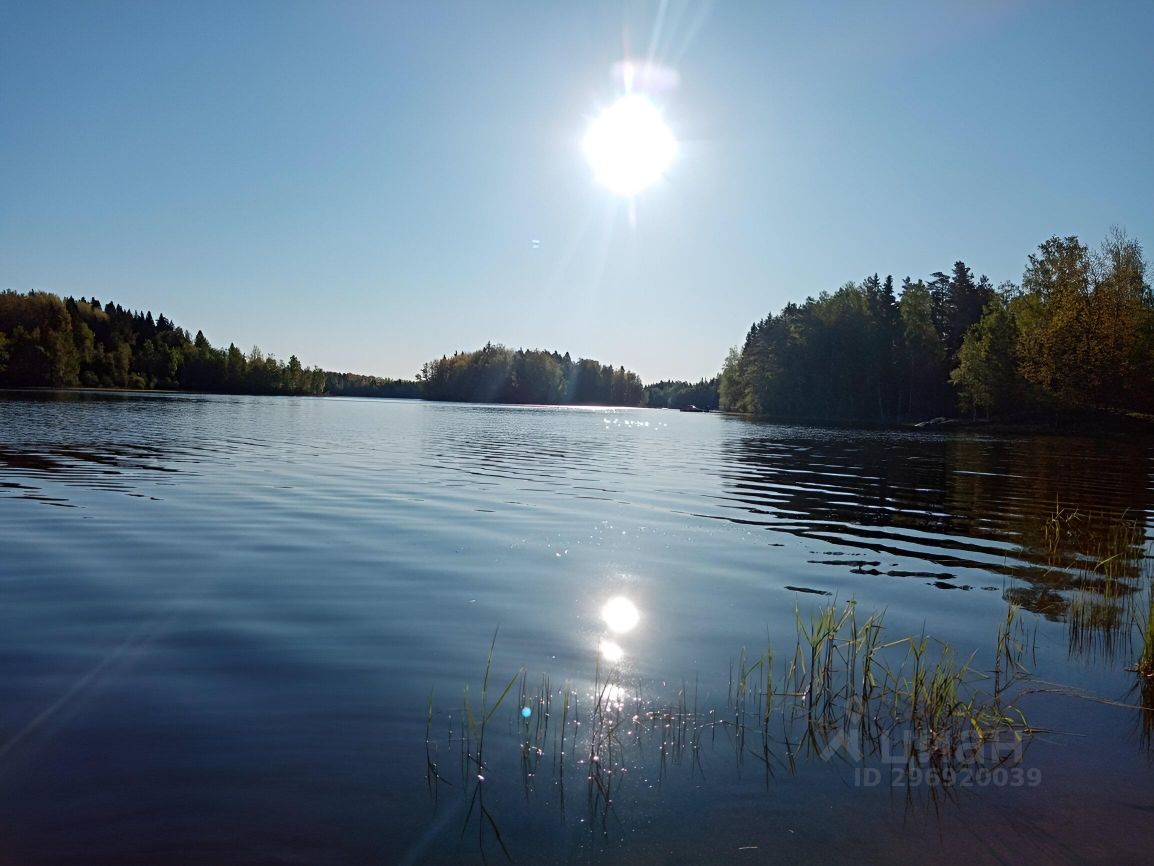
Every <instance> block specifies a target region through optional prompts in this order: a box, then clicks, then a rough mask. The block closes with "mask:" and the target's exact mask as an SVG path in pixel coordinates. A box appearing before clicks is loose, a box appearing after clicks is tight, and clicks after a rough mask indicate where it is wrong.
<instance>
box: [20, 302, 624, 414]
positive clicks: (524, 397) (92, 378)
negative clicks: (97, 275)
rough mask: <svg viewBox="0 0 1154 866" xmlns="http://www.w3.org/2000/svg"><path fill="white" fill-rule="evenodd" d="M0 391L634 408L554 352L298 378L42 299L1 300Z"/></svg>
mask: <svg viewBox="0 0 1154 866" xmlns="http://www.w3.org/2000/svg"><path fill="white" fill-rule="evenodd" d="M0 387H17V388H18V387H45V388H68V387H90V388H127V389H141V388H147V389H174V390H187V391H204V392H215V393H228V394H306V395H329V396H347V397H395V398H421V397H424V398H426V399H429V400H461V401H469V402H498V403H500V402H504V403H602V404H610V405H618V406H637V405H640V404H641V403H642V398H643V394H644V389H643V388H642V385H641V380H640V379H639V378H638V376H637V374H636V373H633V372H630V371H627V370H626V369H625V368H624V367H617V368H614V367H611V366H607V365H602V364H600V363H598V362H597V361H593V360H589V359H581V360H578V361H573V360H571V359H570V357H569V355H568V354H565V355H559V354H557V353H556V352H544V351H524V350H520V349H518V350H517V351H512V350H509V349H506V348H504V347H503V346H494V345H491V344H490V345H487V346H485V348H483V349H481V350H479V351H477V352H458V353H456V354H454V355H453V356H452V357H451V358H448V357H444V358H441V359H440V360H438V361H433V362H431V363H429V364H426V365H425V366H424V368H423V370H422V371H421V374H420V375H419V376H418V377H417V379H415V380H414V379H386V378H381V377H378V376H366V375H361V374H358V373H336V372H329V371H325V370H322V369H320V368H318V367H310V368H306V367H303V366H302V365H301V362H300V361H299V360H298V358H297V357H296V355H292V356H291V357H290V358H289V359H288V361H280V360H278V359H277V358H275V357H273V356H272V355H266V354H265V353H264V352H262V351H261V350H260V349H259V348H257V347H254V348H253V349H252V350H250V351H249V352H242V351H241V350H240V349H238V348H237V347H236V346H235V345H233V344H230V345H229V347H228V348H227V349H224V348H216V347H214V346H213V345H212V344H211V343H209V341H208V340H207V339H206V338H205V336H204V334H203V332H201V331H197V333H196V336H192V335H190V334H189V332H188V331H187V330H185V329H184V328H181V327H178V326H177V325H176V324H174V323H173V322H172V321H171V320H170V319H169V318H168V317H167V316H165V315H163V314H161V315H159V316H157V317H156V318H155V319H154V318H153V316H152V313H151V312H150V311H149V312H140V311H134V310H125V309H124V308H123V307H121V306H120V305H119V304H115V303H113V302H111V301H109V302H107V303H105V304H103V305H102V304H101V303H100V301H98V300H97V299H95V298H93V299H91V300H89V299H85V298H80V299H79V300H76V299H74V298H65V299H61V298H60V297H58V296H57V295H54V294H51V293H49V292H28V293H26V294H21V293H17V292H12V291H7V292H2V293H0Z"/></svg>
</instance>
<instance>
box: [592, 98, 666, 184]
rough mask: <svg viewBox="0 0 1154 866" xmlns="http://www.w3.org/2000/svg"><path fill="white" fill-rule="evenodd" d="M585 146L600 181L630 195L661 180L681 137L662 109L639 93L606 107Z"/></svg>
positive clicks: (595, 122)
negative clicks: (663, 116) (670, 124)
mask: <svg viewBox="0 0 1154 866" xmlns="http://www.w3.org/2000/svg"><path fill="white" fill-rule="evenodd" d="M584 146H585V156H586V158H587V159H588V160H589V165H590V166H592V167H593V174H594V175H595V176H596V178H597V181H598V182H599V183H600V184H601V185H602V186H604V187H605V188H606V189H608V190H610V191H611V192H615V193H617V194H618V195H625V196H630V197H632V196H635V195H637V193H639V192H641V190H643V189H645V188H646V187H648V186H651V185H652V184H654V183H655V182H656V181H658V180H660V179H661V177H662V176H663V175H664V174H665V171H666V170H667V169H668V168H669V166H670V164H671V163H672V162H673V158H674V157H675V156H676V155H677V139H676V138H674V137H673V133H672V132H670V131H669V127H668V126H666V125H665V121H664V120H663V119H662V117H661V112H660V111H658V110H657V108H656V107H655V106H654V105H653V103H652V102H650V101H649V100H648V99H646V98H645V97H644V96H642V95H640V94H637V93H630V94H628V95H626V96H623V97H621V98H620V99H619V100H617V102H615V103H613V105H611V106H610V107H609V108H607V109H605V111H603V112H602V113H601V114H600V116H598V117H597V118H596V119H595V120H594V121H593V122H592V123H591V124H590V125H589V131H588V132H587V133H586V134H585V142H584Z"/></svg>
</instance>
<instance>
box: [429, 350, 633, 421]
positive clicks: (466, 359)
mask: <svg viewBox="0 0 1154 866" xmlns="http://www.w3.org/2000/svg"><path fill="white" fill-rule="evenodd" d="M418 380H419V381H420V383H421V387H422V396H424V397H425V399H428V400H455V401H459V402H468V403H536V404H545V405H555V404H559V403H577V404H600V405H610V406H637V405H639V404H640V403H641V400H642V396H643V388H642V385H641V379H640V378H639V377H638V376H637V374H636V373H633V372H631V371H629V370H626V369H625V368H624V367H618V368H616V369H614V368H613V367H612V366H609V365H602V364H600V363H598V362H597V361H593V360H590V359H588V358H582V359H581V360H579V361H576V362H574V361H572V360H571V359H570V357H569V355H568V353H566V354H565V355H559V354H558V353H557V352H545V351H542V350H538V349H517V350H515V351H514V350H512V349H508V348H506V347H505V346H501V345H495V344H493V343H488V344H486V345H485V347H484V348H483V349H479V350H478V351H476V352H456V353H454V354H453V356H452V357H447V356H442V357H441V358H440V359H438V360H435V361H430V362H429V363H427V364H425V365H424V367H423V368H422V369H421V373H420V375H419V376H418Z"/></svg>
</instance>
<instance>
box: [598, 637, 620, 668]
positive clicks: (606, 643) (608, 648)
mask: <svg viewBox="0 0 1154 866" xmlns="http://www.w3.org/2000/svg"><path fill="white" fill-rule="evenodd" d="M600 650H601V657H602V658H603V659H605V661H607V662H611V663H615V662H619V661H621V659H623V658H625V650H623V649H621V646H620V645H619V644H615V643H614V642H613V641H611V640H602V641H601V646H600Z"/></svg>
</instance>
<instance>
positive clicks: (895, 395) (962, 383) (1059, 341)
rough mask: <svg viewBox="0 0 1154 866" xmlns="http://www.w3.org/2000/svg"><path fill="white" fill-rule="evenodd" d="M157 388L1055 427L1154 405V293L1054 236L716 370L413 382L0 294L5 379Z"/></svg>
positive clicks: (826, 305) (602, 370)
mask: <svg viewBox="0 0 1154 866" xmlns="http://www.w3.org/2000/svg"><path fill="white" fill-rule="evenodd" d="M28 386H33V387H75V386H84V387H101V388H160V389H182V390H193V391H208V392H222V393H243V394H315V395H322V394H327V395H333V396H356V397H405V398H424V399H426V400H454V401H465V402H492V403H537V404H601V405H613V406H649V407H653V408H671V409H680V408H684V407H687V406H692V405H695V406H697V407H699V408H702V409H717V408H720V409H722V410H724V411H731V412H742V413H748V414H752V415H761V416H768V417H775V418H781V419H790V420H812V421H859V422H860V421H868V422H877V423H893V422H898V421H905V420H918V419H923V420H924V419H933V418H937V417H947V416H953V415H955V414H958V413H962V414H964V415H967V416H970V417H978V416H981V417H985V418H989V417H1003V418H1011V417H1028V416H1035V417H1036V416H1045V417H1048V418H1057V417H1059V416H1060V415H1062V414H1064V413H1071V412H1085V411H1098V410H1110V411H1115V412H1119V411H1122V412H1130V413H1134V412H1140V413H1150V412H1154V297H1152V294H1151V290H1150V286H1149V284H1148V282H1147V279H1146V264H1145V260H1144V257H1143V251H1142V247H1141V246H1140V245H1139V244H1138V242H1137V241H1135V240H1134V239H1132V238H1130V237H1128V236H1126V235H1125V234H1124V233H1123V232H1121V231H1118V230H1115V231H1113V232H1111V233H1110V235H1109V236H1108V237H1107V238H1106V239H1105V240H1104V241H1103V242H1102V243H1101V244H1100V245H1099V247H1098V248H1096V249H1091V248H1090V247H1088V246H1087V245H1085V244H1083V243H1082V242H1081V241H1080V240H1079V239H1078V238H1077V237H1065V238H1062V237H1052V238H1050V239H1049V240H1047V241H1045V242H1044V243H1042V244H1041V245H1040V246H1039V247H1038V249H1037V250H1036V251H1035V252H1034V253H1032V254H1031V255H1029V256H1028V258H1027V264H1026V269H1025V272H1024V274H1023V275H1022V279H1021V283H1020V284H1016V283H1012V282H1004V283H1002V284H1000V285H998V286H994V285H993V283H991V281H990V280H989V279H988V278H987V277H985V276H980V277H975V276H974V274H973V271H972V270H971V269H970V268H969V267H968V266H967V265H966V264H965V263H964V262H961V261H959V262H955V264H954V266H953V268H952V270H951V271H950V272H948V273H946V272H937V273H934V274H932V275H930V277H929V279H918V280H916V281H915V280H912V279H911V278H910V277H906V278H905V279H904V280H903V281H902V284H901V287H900V289H895V286H894V280H893V277H889V276H887V277H886V278H884V279H881V278H879V277H878V276H877V275H876V274H875V275H873V276H870V277H867V278H866V279H864V280H862V281H861V282H859V283H853V282H851V283H847V284H846V285H844V286H842V287H841V288H840V289H838V290H837V291H835V292H832V293H831V292H822V293H821V294H819V295H818V296H817V297H816V298H813V297H810V298H807V299H806V300H805V301H804V302H803V303H800V304H798V303H790V304H787V305H786V306H785V308H784V309H782V310H781V312H780V313H778V314H776V315H773V314H770V315H768V316H766V317H765V318H764V319H762V320H761V321H759V322H756V323H755V324H754V325H753V326H752V327H751V328H750V329H749V333H748V334H747V335H746V338H745V342H744V343H743V344H742V345H740V346H737V347H734V348H733V349H732V350H730V352H729V356H728V357H727V358H726V360H725V362H724V365H723V367H722V370H721V372H720V374H719V375H718V376H716V377H714V378H712V379H702V380H700V381H699V382H697V383H690V382H672V381H662V382H657V383H655V384H652V385H649V386H648V387H647V386H645V385H643V384H642V382H641V379H640V378H639V377H638V375H637V374H636V373H634V372H632V371H630V370H626V369H625V368H624V367H622V366H618V367H614V366H612V365H608V364H601V363H599V362H598V361H595V360H591V359H588V358H580V359H577V360H573V359H572V358H571V357H570V355H569V354H568V353H565V354H563V355H562V354H559V353H558V352H555V351H545V350H541V349H509V348H507V347H505V346H501V345H497V344H493V343H489V344H487V345H485V346H484V347H483V348H481V349H478V350H477V351H473V352H456V353H454V354H453V355H451V356H448V355H445V356H442V357H441V358H439V359H436V360H433V361H430V362H429V363H427V364H425V365H424V366H423V367H422V369H421V371H420V372H419V373H418V374H417V376H416V378H415V379H413V380H406V379H385V378H380V377H376V376H366V375H360V374H355V373H334V372H326V371H324V370H321V369H319V368H316V367H312V368H305V367H303V366H302V365H301V363H300V361H299V360H298V359H297V357H296V356H295V355H293V356H291V357H290V358H289V359H288V360H287V361H280V360H278V359H277V358H275V357H273V356H271V355H266V354H264V353H263V352H261V350H260V349H259V348H256V347H254V348H253V349H252V350H250V351H249V352H242V351H241V350H240V349H238V348H237V347H236V346H235V345H233V344H230V345H229V346H228V348H227V349H225V348H217V347H214V346H212V345H211V344H210V343H209V341H208V340H207V339H205V336H204V334H203V333H202V332H200V331H198V332H197V333H196V335H195V336H191V335H190V334H189V332H188V331H187V330H185V329H183V328H180V327H178V326H177V325H175V324H174V323H173V322H172V321H171V320H170V319H168V318H167V317H166V316H164V315H160V316H158V317H157V318H155V319H154V318H153V316H152V313H151V312H139V311H131V310H125V309H123V308H122V307H121V306H120V305H119V304H114V303H112V302H108V303H105V304H103V305H101V303H100V302H99V301H97V300H96V299H95V298H93V299H91V300H87V299H85V298H81V299H79V300H75V299H73V298H66V299H63V300H62V299H61V298H59V297H57V296H56V295H54V294H50V293H47V292H29V293H25V294H21V293H17V292H12V291H8V292H3V293H0V387H28Z"/></svg>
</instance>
